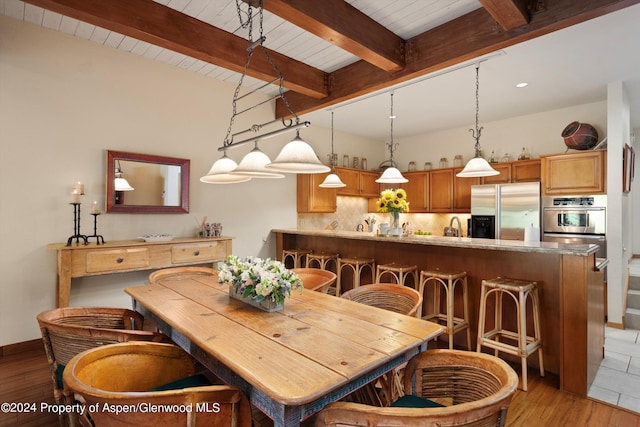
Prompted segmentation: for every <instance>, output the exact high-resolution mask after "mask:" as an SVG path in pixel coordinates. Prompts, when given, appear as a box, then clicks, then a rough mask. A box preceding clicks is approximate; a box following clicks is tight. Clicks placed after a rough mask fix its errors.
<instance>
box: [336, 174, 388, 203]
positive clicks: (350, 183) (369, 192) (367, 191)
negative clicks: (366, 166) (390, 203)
mask: <svg viewBox="0 0 640 427" xmlns="http://www.w3.org/2000/svg"><path fill="white" fill-rule="evenodd" d="M336 173H337V174H338V176H339V177H340V179H341V180H342V182H344V183H345V184H346V185H347V186H346V187H342V188H338V191H337V195H338V196H360V197H379V196H380V184H378V183H377V182H376V179H378V177H379V176H380V173H379V172H373V171H366V170H361V169H351V168H340V167H336Z"/></svg>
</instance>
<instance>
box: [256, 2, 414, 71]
mask: <svg viewBox="0 0 640 427" xmlns="http://www.w3.org/2000/svg"><path fill="white" fill-rule="evenodd" d="M243 1H244V2H246V3H250V4H252V5H254V6H257V5H258V3H259V1H258V0H243ZM263 7H264V10H267V11H269V12H271V13H273V14H274V15H277V16H279V17H280V18H282V19H284V20H285V21H288V22H290V23H292V24H294V25H296V26H298V27H300V28H302V29H303V30H305V31H307V32H310V33H312V34H315V35H316V36H318V37H320V38H321V39H323V40H326V41H328V42H330V43H331V44H333V45H335V46H338V47H340V48H342V49H344V50H346V51H347V52H350V53H352V54H353V55H355V56H357V57H358V58H361V59H363V60H364V61H367V62H368V63H370V64H372V65H374V66H376V67H378V68H380V69H382V70H384V71H387V72H389V73H394V72H396V71H400V70H401V69H402V68H404V63H405V60H404V43H405V42H404V40H403V39H402V38H401V37H399V36H398V35H396V34H395V33H393V32H392V31H389V30H388V29H387V28H385V27H384V26H382V25H380V24H379V23H378V22H376V21H374V20H373V19H371V18H369V17H368V16H367V15H365V14H364V13H362V12H360V11H359V10H358V9H356V8H355V7H353V6H351V5H350V4H349V3H347V2H346V1H344V0H322V1H309V0H266V1H264V3H263Z"/></svg>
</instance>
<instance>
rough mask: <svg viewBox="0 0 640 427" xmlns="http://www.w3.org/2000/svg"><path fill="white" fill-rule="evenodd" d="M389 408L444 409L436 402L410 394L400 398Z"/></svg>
mask: <svg viewBox="0 0 640 427" xmlns="http://www.w3.org/2000/svg"><path fill="white" fill-rule="evenodd" d="M391 406H392V407H396V408H442V407H444V405H441V404H439V403H438V402H434V401H433V400H429V399H425V398H424V397H420V396H414V395H412V394H407V395H406V396H402V397H401V398H400V399H398V400H396V401H395V402H393V403H392V404H391Z"/></svg>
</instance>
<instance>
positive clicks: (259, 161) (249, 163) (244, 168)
mask: <svg viewBox="0 0 640 427" xmlns="http://www.w3.org/2000/svg"><path fill="white" fill-rule="evenodd" d="M269 163H271V159H270V158H269V156H267V155H266V154H264V153H263V152H262V151H260V149H259V148H258V143H257V142H256V145H255V147H254V148H253V150H251V151H250V152H249V153H247V155H246V156H244V158H243V159H242V160H241V161H240V164H239V165H238V167H237V168H235V169H234V170H233V172H231V174H233V175H242V176H248V177H252V178H284V175H283V174H281V173H277V172H275V171H273V170H269V169H267V168H266V167H265V166H266V165H268V164H269Z"/></svg>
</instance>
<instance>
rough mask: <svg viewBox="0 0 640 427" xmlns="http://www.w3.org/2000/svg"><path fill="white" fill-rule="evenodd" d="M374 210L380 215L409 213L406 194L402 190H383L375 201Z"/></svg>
mask: <svg viewBox="0 0 640 427" xmlns="http://www.w3.org/2000/svg"><path fill="white" fill-rule="evenodd" d="M376 210H377V211H378V212H382V213H387V212H409V202H408V201H407V192H406V191H404V189H402V188H398V189H397V190H394V189H393V188H392V189H387V190H383V191H382V192H381V193H380V198H379V199H378V200H377V201H376Z"/></svg>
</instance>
